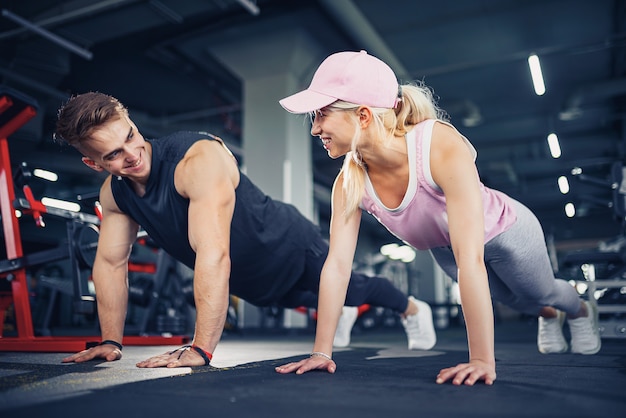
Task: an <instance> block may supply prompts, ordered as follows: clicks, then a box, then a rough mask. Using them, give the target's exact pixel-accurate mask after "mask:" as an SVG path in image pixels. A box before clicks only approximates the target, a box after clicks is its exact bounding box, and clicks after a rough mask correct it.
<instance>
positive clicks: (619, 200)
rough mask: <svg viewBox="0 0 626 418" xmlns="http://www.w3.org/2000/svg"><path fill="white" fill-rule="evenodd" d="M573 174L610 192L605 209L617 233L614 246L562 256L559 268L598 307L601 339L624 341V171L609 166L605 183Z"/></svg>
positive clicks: (625, 215)
mask: <svg viewBox="0 0 626 418" xmlns="http://www.w3.org/2000/svg"><path fill="white" fill-rule="evenodd" d="M573 174H574V175H576V176H577V177H578V178H579V180H580V181H583V182H587V183H591V184H594V185H596V186H599V187H603V188H606V189H609V190H611V193H612V199H611V200H609V201H607V202H606V206H607V207H608V208H610V209H612V210H613V213H614V215H615V217H616V220H617V222H618V223H619V224H620V227H621V231H620V232H621V233H620V235H619V236H618V238H617V239H616V241H615V243H614V245H604V246H601V247H600V248H598V250H592V251H576V252H572V253H569V254H566V255H565V257H564V259H563V266H564V268H566V269H570V271H574V274H573V276H574V281H575V283H576V287H577V289H579V293H581V294H586V295H587V298H588V300H589V301H590V302H591V303H594V304H596V306H597V307H598V313H599V316H600V318H599V331H600V335H601V337H603V338H626V253H625V252H624V250H625V249H626V176H625V174H626V167H624V165H623V164H622V162H621V161H616V162H615V163H613V164H612V166H611V173H610V179H608V180H604V179H597V178H594V177H591V176H587V175H585V174H583V173H582V172H581V171H580V170H575V171H573ZM620 249H621V250H622V251H620Z"/></svg>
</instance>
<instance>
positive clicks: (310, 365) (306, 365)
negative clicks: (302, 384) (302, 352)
mask: <svg viewBox="0 0 626 418" xmlns="http://www.w3.org/2000/svg"><path fill="white" fill-rule="evenodd" d="M275 370H276V371H277V372H278V373H281V374H287V373H293V372H295V373H296V374H303V373H306V372H308V371H311V370H326V371H327V372H328V373H335V370H337V365H336V364H335V362H334V361H332V360H328V359H326V358H324V357H318V356H312V357H308V358H306V359H304V360H300V361H298V362H295V363H288V364H284V365H282V366H278V367H276V369H275Z"/></svg>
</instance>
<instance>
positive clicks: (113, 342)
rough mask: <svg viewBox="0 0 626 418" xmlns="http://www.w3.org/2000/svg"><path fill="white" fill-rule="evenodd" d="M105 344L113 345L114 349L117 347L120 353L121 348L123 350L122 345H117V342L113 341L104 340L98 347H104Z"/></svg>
mask: <svg viewBox="0 0 626 418" xmlns="http://www.w3.org/2000/svg"><path fill="white" fill-rule="evenodd" d="M105 344H111V345H114V346H116V347H117V348H118V349H119V350H120V351H122V348H124V347H123V346H122V344H120V343H118V342H117V341H113V340H104V341H102V342H101V343H100V344H98V345H105Z"/></svg>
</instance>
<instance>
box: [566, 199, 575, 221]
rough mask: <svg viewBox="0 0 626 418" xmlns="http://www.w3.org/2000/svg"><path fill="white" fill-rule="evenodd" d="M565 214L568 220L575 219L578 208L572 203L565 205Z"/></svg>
mask: <svg viewBox="0 0 626 418" xmlns="http://www.w3.org/2000/svg"><path fill="white" fill-rule="evenodd" d="M565 214H566V215H567V217H568V218H573V217H574V215H576V207H575V206H574V204H573V203H571V202H570V203H567V204H566V205H565Z"/></svg>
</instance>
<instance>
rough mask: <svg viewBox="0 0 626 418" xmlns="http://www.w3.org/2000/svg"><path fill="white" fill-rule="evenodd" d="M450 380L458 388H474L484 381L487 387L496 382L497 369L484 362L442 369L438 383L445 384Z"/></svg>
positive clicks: (471, 362)
mask: <svg viewBox="0 0 626 418" xmlns="http://www.w3.org/2000/svg"><path fill="white" fill-rule="evenodd" d="M448 380H451V381H452V384H453V385H457V386H458V385H462V384H465V385H467V386H472V385H474V383H476V382H478V381H479V380H484V381H485V384H486V385H493V382H494V381H495V380H496V368H495V366H493V365H490V364H488V363H485V362H483V361H479V360H473V361H470V362H469V363H461V364H457V365H456V366H454V367H448V368H447V369H442V370H441V371H440V372H439V374H438V375H437V383H439V384H441V383H445V382H447V381H448Z"/></svg>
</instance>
